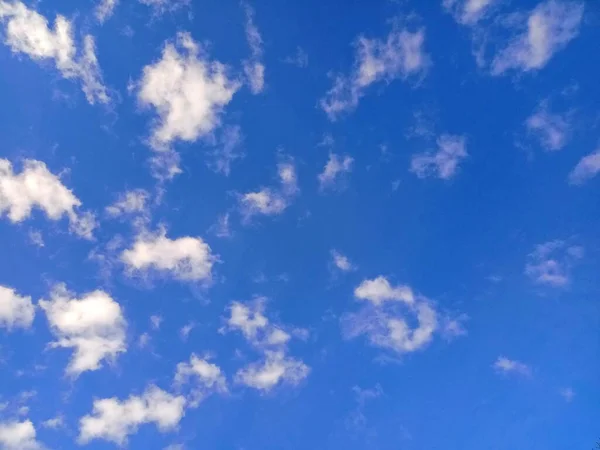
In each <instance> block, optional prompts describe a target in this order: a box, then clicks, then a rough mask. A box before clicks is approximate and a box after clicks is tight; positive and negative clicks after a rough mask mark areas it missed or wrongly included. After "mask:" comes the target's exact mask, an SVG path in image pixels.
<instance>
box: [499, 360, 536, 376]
mask: <svg viewBox="0 0 600 450" xmlns="http://www.w3.org/2000/svg"><path fill="white" fill-rule="evenodd" d="M493 367H494V369H495V370H496V371H497V372H500V373H503V374H515V375H521V376H530V375H531V368H530V367H529V366H528V365H527V364H525V363H522V362H520V361H515V360H512V359H508V358H505V357H504V356H500V357H498V359H497V360H496V361H495V362H494V365H493Z"/></svg>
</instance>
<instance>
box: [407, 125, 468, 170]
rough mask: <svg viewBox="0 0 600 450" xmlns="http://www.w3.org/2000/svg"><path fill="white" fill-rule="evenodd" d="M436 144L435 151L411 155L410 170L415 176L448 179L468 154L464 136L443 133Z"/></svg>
mask: <svg viewBox="0 0 600 450" xmlns="http://www.w3.org/2000/svg"><path fill="white" fill-rule="evenodd" d="M437 146H438V151H437V153H432V152H426V153H419V154H416V155H413V157H412V160H411V164H410V171H411V172H413V173H414V174H415V175H417V177H419V178H427V177H429V176H436V177H438V178H441V179H442V180H448V179H450V178H452V177H453V176H454V174H455V173H456V171H457V170H458V166H459V165H460V163H461V161H462V160H463V159H465V158H466V157H467V156H468V154H467V150H466V139H465V137H464V136H455V135H450V134H443V135H441V136H440V137H439V138H438V140H437Z"/></svg>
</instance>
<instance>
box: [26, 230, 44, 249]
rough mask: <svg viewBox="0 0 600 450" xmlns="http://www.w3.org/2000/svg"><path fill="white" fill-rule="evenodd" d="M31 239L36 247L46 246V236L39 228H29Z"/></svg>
mask: <svg viewBox="0 0 600 450" xmlns="http://www.w3.org/2000/svg"><path fill="white" fill-rule="evenodd" d="M28 235H29V241H30V242H31V243H32V244H33V245H35V246H36V247H40V248H42V247H44V246H45V244H44V237H43V236H42V232H41V231H38V230H29V234H28Z"/></svg>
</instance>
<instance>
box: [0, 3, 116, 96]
mask: <svg viewBox="0 0 600 450" xmlns="http://www.w3.org/2000/svg"><path fill="white" fill-rule="evenodd" d="M0 21H2V22H3V23H4V24H5V26H6V29H5V36H6V44H7V45H8V46H9V47H10V48H11V50H12V51H13V52H14V53H22V54H26V55H27V56H29V57H30V58H31V59H33V60H34V61H38V62H42V61H53V62H54V65H55V66H56V69H57V70H58V71H59V72H60V73H61V75H62V76H63V78H66V79H73V80H76V79H78V80H79V81H80V82H81V84H82V89H83V92H84V94H85V96H86V98H87V100H88V102H89V103H91V104H94V103H95V102H99V103H108V102H109V100H110V99H109V96H108V93H107V89H106V87H105V86H104V84H103V81H102V73H101V71H100V67H99V65H98V60H97V58H96V52H95V45H94V38H93V37H92V36H90V35H86V36H84V38H83V50H82V51H80V52H79V53H80V54H78V50H77V47H76V44H75V41H74V39H73V30H72V24H71V22H69V21H68V20H67V19H66V18H65V17H64V16H61V15H58V16H57V17H56V20H55V22H54V28H51V27H50V26H49V24H48V20H47V19H46V18H45V17H44V16H42V15H41V14H39V13H38V12H37V11H35V10H33V9H29V8H28V7H27V6H26V5H25V4H23V3H21V2H11V3H9V2H5V1H0Z"/></svg>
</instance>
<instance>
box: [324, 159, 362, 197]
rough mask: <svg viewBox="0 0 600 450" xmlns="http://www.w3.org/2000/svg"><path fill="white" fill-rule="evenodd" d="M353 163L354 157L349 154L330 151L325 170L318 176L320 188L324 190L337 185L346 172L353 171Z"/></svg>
mask: <svg viewBox="0 0 600 450" xmlns="http://www.w3.org/2000/svg"><path fill="white" fill-rule="evenodd" d="M352 163H354V158H352V157H350V156H348V155H344V156H340V155H336V154H335V153H329V160H328V161H327V164H325V167H324V168H323V172H321V173H320V174H319V176H318V179H319V186H320V188H321V189H322V190H323V189H326V188H329V187H335V186H336V184H337V182H338V181H339V180H340V178H341V177H342V176H343V175H344V174H346V173H350V172H352Z"/></svg>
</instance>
